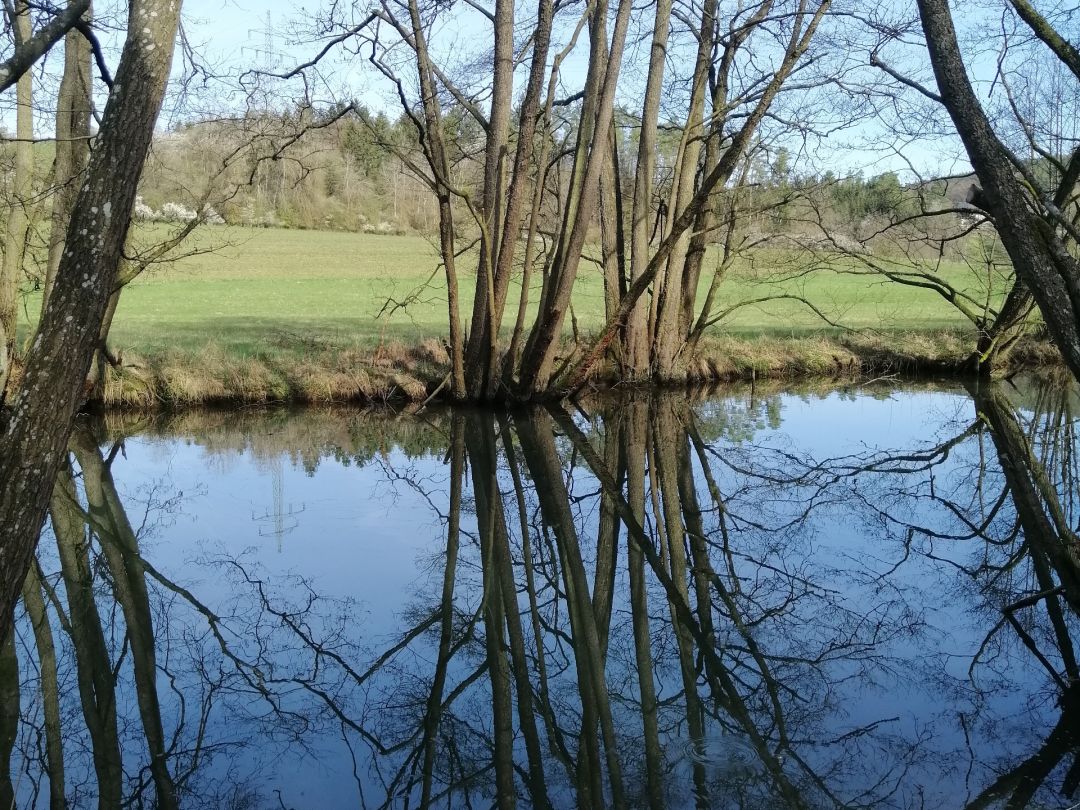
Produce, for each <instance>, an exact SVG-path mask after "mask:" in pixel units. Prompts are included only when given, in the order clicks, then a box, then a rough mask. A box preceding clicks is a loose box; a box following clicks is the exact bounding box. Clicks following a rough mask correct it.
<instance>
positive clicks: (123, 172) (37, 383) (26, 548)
mask: <svg viewBox="0 0 1080 810" xmlns="http://www.w3.org/2000/svg"><path fill="white" fill-rule="evenodd" d="M179 16H180V2H179V0H133V2H132V4H131V8H130V18H129V32H128V37H127V41H126V43H125V45H124V50H123V53H122V55H121V58H120V66H119V68H118V70H117V73H116V79H115V86H114V89H113V93H112V95H111V96H110V98H109V102H108V104H107V105H106V107H105V112H104V115H103V118H102V124H101V131H100V134H99V136H98V141H97V146H96V148H95V149H94V152H93V155H92V157H91V159H90V165H89V167H88V169H87V177H86V181H85V183H84V184H83V186H82V187H81V188H80V191H79V195H78V199H77V201H76V204H75V213H74V214H73V216H72V218H71V222H70V223H69V226H68V231H67V238H66V239H65V245H66V247H65V250H64V255H63V256H62V257H61V260H60V267H59V270H58V271H57V275H56V282H55V285H54V287H53V291H52V294H51V295H50V298H49V305H48V307H47V308H46V309H45V312H44V314H43V317H42V321H41V325H40V327H39V329H38V334H37V337H36V338H35V340H34V344H33V346H32V347H31V349H30V352H29V354H28V356H27V362H26V372H25V376H24V378H23V381H22V384H21V385H20V387H19V389H18V391H17V392H16V393H15V395H14V397H12V398H11V401H10V406H9V407H8V408H7V409H5V411H4V412H3V414H2V416H0V419H2V420H3V424H2V426H0V430H2V433H0V630H2V631H3V632H4V633H5V635H6V633H7V632H8V631H9V629H10V624H11V616H12V611H13V609H14V605H15V601H16V599H17V598H18V595H19V592H20V591H21V589H22V584H23V580H24V579H25V578H26V572H27V570H28V568H29V565H30V560H31V558H32V556H33V552H34V547H35V545H36V543H37V537H38V533H39V532H40V530H41V524H42V521H43V520H44V517H45V510H46V508H47V506H48V500H49V495H50V492H51V489H52V482H53V479H54V478H55V477H56V471H57V469H58V468H59V466H60V463H61V460H62V459H63V456H64V452H65V449H66V446H67V439H68V435H69V433H70V432H71V424H72V418H73V416H74V414H75V410H76V408H78V406H79V405H80V404H81V401H82V394H83V387H84V385H85V382H86V375H87V372H88V371H89V369H90V362H91V360H92V358H93V355H94V351H95V349H96V348H97V345H98V336H99V333H100V329H101V323H102V319H103V316H104V314H105V309H106V306H107V305H108V302H109V297H110V295H112V292H113V289H114V288H115V284H116V276H117V272H118V270H119V265H120V258H121V249H122V247H123V245H124V241H125V238H126V236H127V230H128V225H129V223H130V221H131V210H132V207H133V206H134V202H135V190H136V187H137V185H138V181H139V175H140V174H141V172H142V167H143V163H144V161H145V159H146V153H147V150H148V149H149V146H150V141H151V139H152V137H153V133H154V124H155V122H156V121H157V116H158V112H159V110H160V108H161V102H162V98H163V96H164V92H165V86H166V84H167V82H168V79H169V71H170V68H171V65H172V52H173V43H174V40H175V38H176V29H177V25H178V22H179Z"/></svg>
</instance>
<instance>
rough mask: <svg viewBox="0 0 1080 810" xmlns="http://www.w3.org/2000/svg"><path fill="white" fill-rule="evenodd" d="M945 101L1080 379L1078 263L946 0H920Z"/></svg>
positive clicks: (1019, 269)
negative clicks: (1031, 182)
mask: <svg viewBox="0 0 1080 810" xmlns="http://www.w3.org/2000/svg"><path fill="white" fill-rule="evenodd" d="M918 4H919V14H920V16H921V18H922V25H923V31H924V32H925V34H926V45H927V48H928V49H929V51H930V62H931V64H932V65H933V68H934V75H935V77H936V78H937V84H938V88H939V91H940V96H941V102H942V104H943V105H944V106H945V109H946V110H947V111H948V113H949V116H950V117H951V118H952V120H953V124H954V125H955V126H956V130H957V132H958V133H959V135H960V139H961V140H962V141H963V142H964V146H965V148H966V149H967V153H968V157H969V158H970V160H971V165H972V167H973V168H974V169H975V173H976V175H978V178H979V182H980V183H981V184H982V188H983V192H984V197H985V206H984V207H985V208H986V210H987V211H988V212H989V213H990V214H991V216H992V217H993V218H994V224H995V226H996V228H997V231H998V234H999V235H1000V236H1001V242H1002V244H1003V245H1004V246H1005V250H1006V251H1008V253H1009V257H1010V258H1011V259H1012V263H1013V267H1014V269H1015V270H1016V274H1017V276H1019V278H1020V280H1021V281H1023V282H1024V284H1025V285H1026V287H1027V288H1028V290H1030V291H1031V294H1032V295H1033V296H1034V298H1035V301H1036V302H1037V303H1038V305H1039V309H1040V310H1041V312H1042V315H1043V320H1044V321H1045V322H1046V326H1047V329H1048V330H1049V332H1050V335H1051V336H1052V337H1053V339H1054V342H1055V343H1056V344H1057V346H1058V348H1059V349H1060V350H1061V353H1062V356H1063V357H1064V358H1065V362H1066V363H1067V364H1068V366H1069V368H1070V370H1071V371H1072V373H1073V375H1074V376H1076V378H1077V379H1078V380H1080V264H1078V263H1077V261H1076V259H1074V258H1073V257H1072V256H1070V255H1069V253H1068V251H1067V250H1066V249H1065V246H1064V244H1063V243H1062V241H1061V239H1060V238H1059V237H1058V235H1057V234H1056V233H1055V231H1054V227H1053V225H1052V224H1050V223H1049V222H1048V221H1047V220H1046V219H1044V218H1043V217H1042V216H1040V215H1039V214H1037V213H1036V212H1035V211H1033V210H1032V208H1031V204H1030V202H1029V199H1028V196H1027V194H1025V192H1024V188H1023V186H1022V185H1021V183H1020V181H1019V180H1018V179H1017V177H1016V167H1015V166H1014V165H1013V164H1012V162H1011V160H1010V159H1009V154H1008V151H1007V150H1006V148H1005V146H1004V145H1003V144H1002V142H1001V140H1000V139H999V138H998V137H997V134H996V133H995V132H994V130H993V127H992V126H991V125H990V121H989V119H988V118H987V117H986V112H985V111H984V110H983V108H982V106H981V104H980V103H979V100H978V98H977V97H976V95H975V92H974V90H973V89H972V86H971V82H970V80H969V79H968V76H967V72H966V69H965V67H964V61H963V57H962V56H961V53H960V46H959V44H958V43H957V39H956V29H955V28H954V26H953V21H952V14H951V12H950V11H949V4H948V1H947V0H918Z"/></svg>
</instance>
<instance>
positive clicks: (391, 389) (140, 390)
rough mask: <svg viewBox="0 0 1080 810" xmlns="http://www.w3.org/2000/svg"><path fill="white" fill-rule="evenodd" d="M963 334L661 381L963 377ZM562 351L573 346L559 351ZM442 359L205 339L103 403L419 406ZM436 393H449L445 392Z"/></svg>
mask: <svg viewBox="0 0 1080 810" xmlns="http://www.w3.org/2000/svg"><path fill="white" fill-rule="evenodd" d="M970 345H971V342H970V335H961V334H958V333H956V332H948V331H942V332H912V333H892V334H888V335H880V334H878V335H875V334H862V335H847V336H843V337H833V336H810V337H791V338H778V337H771V336H758V337H752V338H747V337H734V336H728V335H719V336H713V337H710V338H708V339H707V340H705V341H703V342H702V344H701V345H700V346H699V348H698V350H697V352H696V353H695V354H694V355H693V356H692V357H689V358H687V359H686V361H685V362H684V364H683V366H682V368H681V369H680V371H679V372H678V373H677V374H676V375H674V376H673V377H672V378H671V379H668V380H663V381H661V382H663V383H665V384H668V385H679V384H683V385H697V384H711V383H717V382H732V381H738V380H766V379H775V380H789V381H790V380H806V379H812V378H820V379H824V380H837V379H858V378H864V379H865V378H871V377H878V376H882V375H892V374H896V375H902V376H910V377H919V376H926V375H963V374H967V373H970V370H971V365H970V362H969V360H968V355H969V353H970ZM566 348H567V350H568V351H569V349H570V347H569V346H568V347H566ZM448 361H449V358H448V357H447V352H446V349H445V347H444V346H443V345H442V343H441V342H440V341H438V340H434V339H428V340H424V341H422V342H421V343H419V344H417V345H415V346H408V345H405V344H403V343H388V344H384V345H381V346H379V347H377V348H375V349H371V350H364V349H359V348H348V349H335V348H333V347H330V346H327V347H322V348H313V347H311V346H310V345H305V346H304V347H301V348H299V349H297V347H292V350H289V348H288V347H286V348H282V347H279V346H272V347H270V348H268V349H267V350H266V351H264V352H262V353H260V354H258V355H250V356H249V355H236V354H232V353H230V352H228V351H227V350H225V349H222V348H221V347H220V346H218V345H216V344H213V343H208V344H206V345H205V346H204V347H203V348H202V349H201V350H199V351H197V352H193V353H185V352H183V351H178V350H173V351H170V352H167V353H163V354H161V355H159V356H150V357H147V358H141V357H134V356H130V357H128V358H126V363H125V366H124V368H122V369H120V370H115V369H110V370H109V372H108V377H107V379H106V386H105V405H106V406H110V407H117V408H133V409H145V408H155V407H160V408H184V407H191V406H196V405H215V404H219V405H226V404H268V403H279V402H290V403H303V404H332V403H363V404H371V403H409V402H422V401H424V400H426V399H427V398H428V397H429V396H430V395H431V393H432V392H433V391H435V389H436V388H438V386H439V384H440V383H441V382H442V381H443V379H444V378H445V377H446V375H447V372H448V371H449V367H448ZM1054 362H1059V361H1058V360H1057V353H1056V351H1055V350H1054V349H1053V347H1048V346H1047V345H1046V344H1043V343H1039V342H1037V341H1026V342H1023V343H1021V344H1020V345H1019V346H1018V347H1017V349H1016V351H1015V352H1014V354H1013V357H1012V365H1011V366H1009V367H1007V368H1005V369H1003V372H1009V371H1012V370H1014V369H1015V368H1016V367H1018V366H1024V367H1031V366H1039V365H1051V364H1053V363H1054ZM620 381H621V380H620V375H619V372H618V367H617V366H616V365H615V364H613V363H610V362H608V363H602V364H599V365H598V366H597V367H596V368H594V369H593V370H592V372H591V374H590V376H589V379H588V383H589V385H590V386H591V387H593V388H597V389H602V388H605V387H609V386H612V385H616V384H618V383H619V382H620ZM441 393H442V394H444V395H445V394H446V391H445V390H443V391H442V392H441Z"/></svg>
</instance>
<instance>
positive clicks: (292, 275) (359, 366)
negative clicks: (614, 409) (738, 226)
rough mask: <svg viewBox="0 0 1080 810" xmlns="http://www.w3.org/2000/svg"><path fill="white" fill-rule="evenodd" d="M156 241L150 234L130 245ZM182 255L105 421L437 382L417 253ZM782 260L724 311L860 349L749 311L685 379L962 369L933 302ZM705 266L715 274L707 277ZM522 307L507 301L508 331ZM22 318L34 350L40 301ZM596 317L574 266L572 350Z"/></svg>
mask: <svg viewBox="0 0 1080 810" xmlns="http://www.w3.org/2000/svg"><path fill="white" fill-rule="evenodd" d="M164 234H165V231H164V229H163V228H162V227H161V226H152V227H145V226H144V228H143V229H142V230H141V231H140V232H137V234H136V237H137V238H139V239H145V240H146V241H148V242H150V241H156V240H159V239H161V238H163V236H164ZM185 250H187V251H190V252H191V253H190V255H187V256H186V257H184V258H182V259H179V260H177V261H175V262H172V263H170V264H167V265H161V266H159V267H157V268H155V269H153V270H152V271H149V272H147V273H145V274H144V275H143V276H141V277H140V278H138V279H136V280H135V281H134V282H133V283H132V284H131V285H129V286H128V287H127V288H126V289H125V290H124V293H123V296H122V297H121V303H120V308H119V310H118V312H117V315H116V319H115V321H114V323H113V329H112V333H111V335H110V340H109V342H110V347H111V348H112V349H113V350H114V351H119V352H121V353H122V355H123V358H124V363H123V368H122V369H121V370H114V369H110V370H109V372H108V374H107V376H106V386H105V393H104V397H105V402H106V404H109V405H126V406H134V407H156V406H159V405H166V406H170V407H176V406H186V405H199V404H206V403H212V402H216V403H222V404H224V403H239V402H244V403H266V402H283V401H294V402H340V401H363V402H373V401H389V400H394V399H407V400H413V401H417V400H422V399H425V398H426V397H427V396H428V395H429V394H430V393H431V392H432V391H433V390H434V389H435V388H436V387H437V385H438V383H439V381H440V380H441V379H442V378H443V377H444V375H445V374H446V365H445V363H446V358H445V353H444V352H443V351H442V349H441V342H442V341H441V338H443V337H444V336H445V335H446V332H447V327H446V323H447V311H446V295H445V292H444V279H443V275H442V273H441V271H438V270H437V267H438V259H437V255H436V250H435V247H434V245H432V244H431V243H429V242H428V241H426V240H425V239H423V238H421V237H417V236H378V235H371V234H352V233H336V232H317V231H299V230H273V229H248V228H234V227H227V226H220V227H205V228H203V229H201V230H200V231H199V232H198V233H197V235H196V236H194V237H193V238H192V239H191V240H189V242H188V243H187V244H186V246H185ZM790 260H791V257H790V256H785V255H784V254H780V253H776V254H773V255H770V254H768V253H758V254H756V255H755V257H754V262H753V266H752V267H751V266H750V264H746V265H744V266H742V267H741V268H735V269H733V271H732V272H731V273H730V274H729V277H728V278H726V279H725V281H724V283H723V286H722V287H721V291H720V296H719V301H718V305H717V307H718V309H723V308H726V307H730V306H732V305H733V304H735V303H738V302H740V301H747V300H751V299H756V298H761V297H764V296H769V295H777V294H783V293H788V294H794V295H799V296H802V297H804V298H806V299H808V300H810V301H812V302H813V303H814V304H815V306H817V307H818V308H819V309H820V310H821V311H822V312H824V313H825V314H826V315H827V317H828V318H829V319H830V320H833V321H835V322H839V323H841V324H843V325H844V326H845V327H848V328H850V329H858V330H861V331H860V333H859V334H858V335H857V336H853V335H847V334H844V335H840V334H838V333H839V332H840V330H838V329H836V328H832V327H829V326H828V325H827V324H825V323H824V322H823V321H822V320H821V319H820V318H819V317H818V316H817V315H815V314H814V313H813V312H812V311H811V310H810V309H808V308H807V307H806V306H804V305H803V304H802V303H799V302H797V301H792V300H779V301H771V302H768V303H766V304H761V305H755V306H747V307H743V308H741V309H739V310H738V311H737V312H735V313H734V314H733V315H732V316H731V317H730V318H729V319H727V320H725V321H724V322H723V324H721V325H719V326H717V327H715V328H714V330H713V332H712V334H710V335H709V336H707V338H706V340H705V341H704V342H703V344H702V346H701V347H700V353H699V356H698V358H696V360H695V369H696V370H694V371H692V372H689V373H688V379H693V380H697V381H700V382H705V381H712V380H727V379H745V378H749V377H761V378H765V377H783V378H788V379H790V378H793V377H807V376H815V375H817V376H826V377H828V376H835V375H852V374H856V375H857V374H861V373H873V374H880V373H891V372H892V371H896V370H902V369H923V370H924V371H925V370H929V369H935V368H936V369H939V370H944V369H956V368H958V367H960V366H959V364H961V363H962V362H963V358H965V357H966V356H967V355H968V354H969V353H970V351H971V349H972V346H973V330H972V327H971V325H970V324H969V323H968V322H967V321H965V320H964V318H963V317H962V316H961V315H960V314H959V313H958V312H957V311H956V310H955V309H953V308H952V307H951V306H950V305H949V304H947V303H946V302H945V301H944V300H942V299H941V298H940V297H938V296H937V295H935V294H933V293H931V292H929V291H926V290H919V289H915V288H912V287H904V286H901V285H897V284H895V283H891V282H886V281H882V280H880V279H879V277H877V276H869V277H867V276H854V275H850V274H842V273H837V272H834V271H832V270H829V269H825V270H821V271H816V272H813V273H809V274H806V275H803V276H802V277H801V278H800V279H799V280H798V281H789V282H784V283H777V282H776V281H775V278H776V273H775V272H774V271H775V270H776V266H777V265H778V264H780V263H783V262H785V261H790ZM714 263H715V259H714V258H707V260H706V276H708V271H709V270H710V269H711V266H712V265H713V264H714ZM475 266H476V263H475V258H474V257H469V256H465V257H463V258H462V260H461V263H460V266H459V269H460V270H461V292H462V301H463V303H464V304H465V305H466V306H467V305H468V304H470V303H471V301H472V293H473V289H474V276H473V275H472V273H470V272H469V271H470V269H473V268H475ZM945 272H947V273H948V274H949V275H950V277H951V278H950V280H951V281H953V283H954V284H958V285H961V286H965V284H964V282H965V278H967V280H968V281H969V282H970V281H974V279H973V278H971V277H965V275H964V272H965V271H963V270H962V269H961V268H959V267H950V268H947V269H946V270H945ZM770 278H772V279H773V281H771V282H770V281H768V279H770ZM706 283H707V282H706ZM704 292H705V290H704V289H702V291H701V293H702V296H701V298H703V297H704ZM518 294H519V290H518V288H517V287H515V286H511V290H510V296H511V299H510V300H511V305H510V310H509V311H510V313H511V314H508V316H507V320H508V321H511V322H512V319H513V314H512V313H515V312H516V308H517V299H518ZM538 297H539V291H538V290H536V291H534V293H533V295H532V296H531V298H532V301H533V302H534V304H535V301H536V299H537V298H538ZM699 300H701V299H699ZM24 304H25V306H24V311H25V313H26V321H25V323H24V324H23V326H24V331H23V334H24V335H29V334H30V328H31V327H32V326H33V325H34V324H33V321H35V320H36V316H37V312H38V310H39V308H40V305H41V303H40V295H38V294H29V295H28V296H27V297H26V299H25V301H24ZM603 307H604V304H603V288H602V283H601V275H600V270H599V268H598V266H597V265H596V264H595V263H594V262H583V263H582V266H581V271H580V273H579V277H578V281H577V284H576V286H575V290H574V299H573V312H574V315H575V317H576V320H577V323H578V326H579V329H580V331H581V332H582V333H586V334H587V333H589V332H593V331H595V330H597V329H598V328H599V327H600V326H601V325H602V323H603ZM462 317H463V319H464V320H465V322H466V323H467V314H466V313H465V312H463V313H462ZM509 325H510V324H507V326H508V327H509ZM566 329H567V330H568V331H569V329H570V324H569V319H568V323H567V327H566ZM596 371H597V373H598V375H600V376H601V377H603V376H604V375H605V374H609V373H610V372H613V371H614V370H613V369H608V370H606V371H605V370H602V369H597V370H596ZM607 379H608V381H613V379H612V378H611V377H610V375H609V376H608V378H607Z"/></svg>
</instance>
